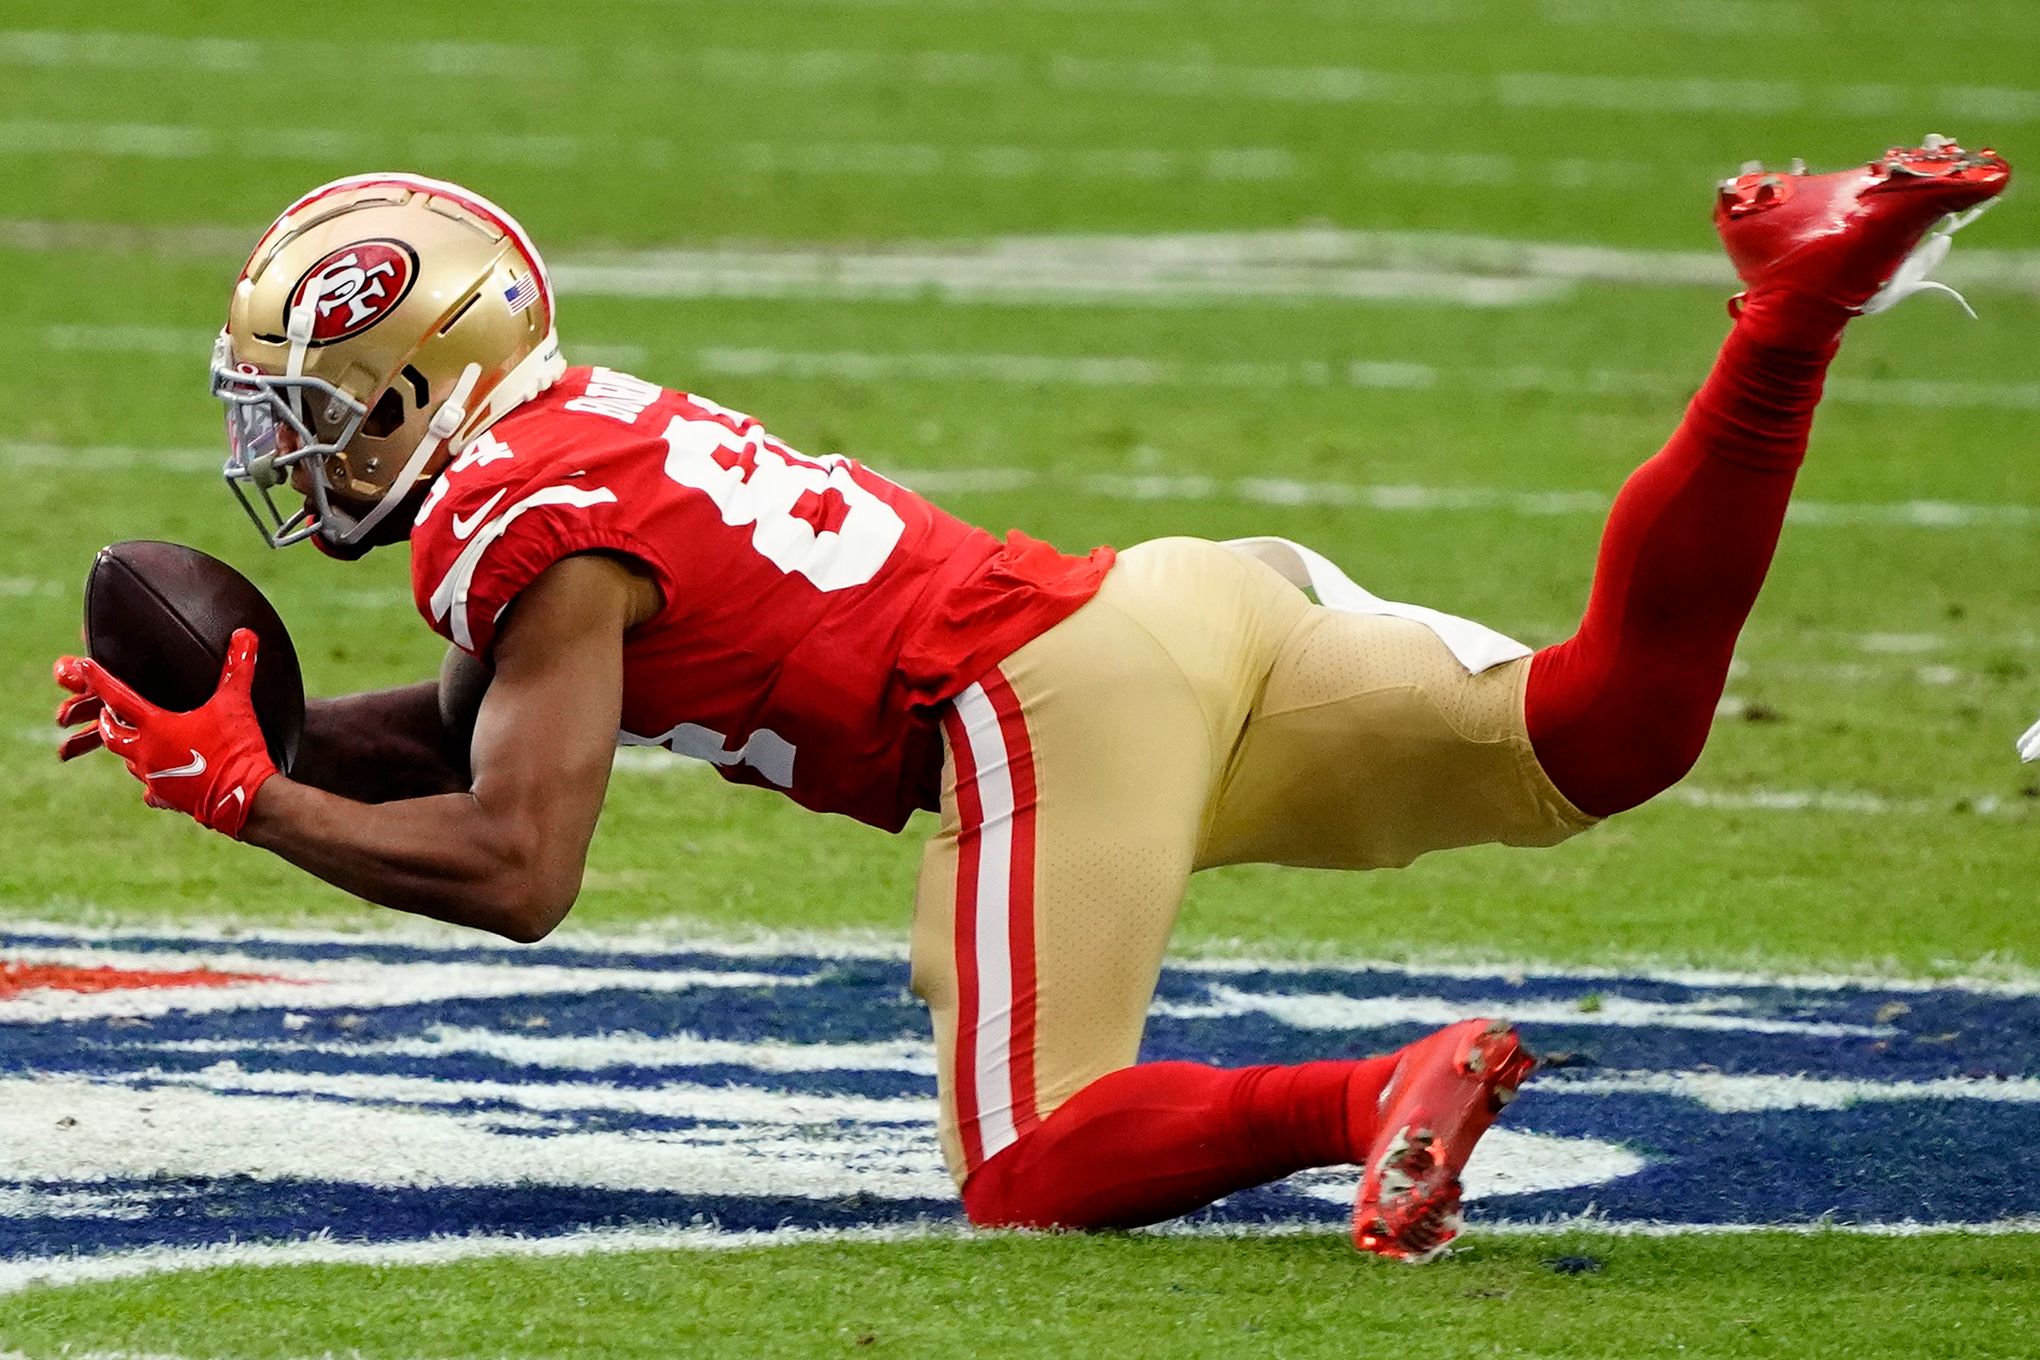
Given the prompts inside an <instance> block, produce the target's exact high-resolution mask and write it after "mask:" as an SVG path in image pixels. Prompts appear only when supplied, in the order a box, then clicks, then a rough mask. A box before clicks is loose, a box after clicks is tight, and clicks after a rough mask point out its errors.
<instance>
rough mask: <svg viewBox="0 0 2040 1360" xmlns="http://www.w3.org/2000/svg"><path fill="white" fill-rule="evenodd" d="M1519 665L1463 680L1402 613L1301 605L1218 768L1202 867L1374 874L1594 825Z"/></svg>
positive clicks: (1448, 655)
mask: <svg viewBox="0 0 2040 1360" xmlns="http://www.w3.org/2000/svg"><path fill="white" fill-rule="evenodd" d="M1528 669H1529V662H1528V660H1527V659H1521V660H1516V661H1510V662H1505V663H1503V664H1502V665H1499V666H1493V667H1490V668H1489V669H1487V670H1484V671H1481V672H1479V673H1478V674H1472V673H1469V672H1468V671H1467V669H1466V667H1465V666H1464V665H1462V664H1461V663H1460V661H1459V659H1458V658H1457V657H1456V656H1454V655H1453V653H1452V651H1451V650H1450V649H1449V648H1448V647H1447V646H1446V645H1445V643H1444V641H1443V640H1441V639H1440V638H1439V637H1438V635H1437V634H1436V633H1434V632H1432V631H1431V629H1430V628H1428V627H1426V626H1425V625H1424V624H1422V623H1419V622H1417V621H1415V620H1411V619H1403V618H1394V617H1389V616H1385V615H1378V614H1359V613H1350V612H1347V611H1343V610H1338V609H1328V608H1325V607H1323V606H1319V605H1309V606H1307V607H1306V609H1305V611H1304V613H1303V615H1302V616H1301V618H1300V619H1299V620H1298V623H1297V625H1296V626H1295V628H1294V629H1293V630H1292V631H1291V633H1290V635H1289V637H1288V638H1287V639H1285V640H1284V642H1283V644H1282V646H1281V647H1280V648H1279V650H1278V653H1277V656H1276V658H1275V660H1274V663H1273V664H1272V666H1271V667H1270V669H1269V672H1268V677H1267V682H1266V684H1265V686H1264V687H1263V690H1262V693H1261V694H1260V695H1259V696H1258V701H1257V702H1256V704H1255V705H1254V711H1253V716H1252V717H1251V719H1250V720H1249V722H1248V724H1247V728H1246V731H1245V733H1244V735H1243V737H1242V739H1241V741H1240V743H1239V746H1238V749H1237V750H1236V751H1235V752H1234V755H1233V758H1232V761H1231V763H1230V765H1229V767H1228V769H1227V772H1226V776H1225V781H1224V787H1223V790H1222V792H1221V794H1220V797H1219V800H1218V803H1217V807H1216V811H1215V815H1214V816H1213V818H1212V820H1211V823H1210V825H1209V827H1208V828H1207V831H1206V835H1205V839H1204V843H1203V844H1202V845H1201V846H1200V847H1199V851H1198V864H1199V866H1200V867H1208V866H1211V865H1217V864H1238V863H1261V864H1293V865H1301V866H1304V867H1307V868H1320V869H1380V868H1395V867H1400V866H1402V865H1405V864H1408V863H1409V862H1410V861H1411V860H1413V859H1415V858H1416V857H1417V856H1419V855H1422V854H1426V853H1428V852H1430V851H1433V850H1447V849H1452V848H1455V847H1458V846H1463V845H1482V844H1488V843H1492V842H1500V843H1502V844H1505V845H1527V846H1535V845H1555V844H1557V843H1559V842H1560V841H1563V840H1566V839H1568V838H1569V837H1571V836H1574V835H1577V834H1578V833H1579V832H1581V831H1583V830H1585V829H1586V828H1587V827H1589V826H1591V825H1593V822H1594V819H1593V818H1592V817H1589V816H1587V815H1585V814H1584V813H1582V812H1581V811H1580V810H1579V809H1577V808H1575V807H1574V806H1573V805H1572V804H1571V803H1570V802H1568V801H1567V799H1566V798H1565V796H1564V795H1563V794H1561V793H1560V792H1559V791H1558V790H1557V789H1556V788H1555V787H1553V785H1552V783H1551V781H1550V779H1548V778H1547V777H1546V776H1545V773H1544V769H1543V767H1542V766H1541V765H1540V764H1539V763H1538V760H1537V756H1536V754H1535V752H1534V751H1533V750H1532V748H1531V745H1530V738H1529V734H1528V732H1527V731H1526V730H1525V727H1524V722H1523V687H1524V683H1525V679H1526V676H1527V674H1528Z"/></svg>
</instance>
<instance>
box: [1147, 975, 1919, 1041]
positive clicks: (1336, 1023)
mask: <svg viewBox="0 0 2040 1360" xmlns="http://www.w3.org/2000/svg"><path fill="white" fill-rule="evenodd" d="M1151 1013H1152V1014H1154V1015H1164V1016H1171V1017H1174V1018H1177V1019H1205V1018H1211V1017H1223V1016H1239V1015H1266V1016H1268V1017H1270V1018H1271V1019H1274V1020H1278V1021H1280V1022H1281V1023H1283V1024H1285V1025H1288V1026H1290V1027H1291V1028H1294V1029H1312V1030H1317V1029H1327V1030H1366V1029H1389V1028H1393V1027H1396V1026H1400V1025H1425V1026H1429V1027H1431V1028H1439V1027H1442V1026H1445V1025H1450V1024H1453V1023H1455V1022H1457V1021H1460V1020H1466V1019H1469V1018H1472V1017H1475V1016H1482V1015H1506V1016H1508V1017H1509V1018H1510V1019H1511V1020H1515V1021H1517V1022H1519V1023H1523V1024H1532V1023H1536V1024H1561V1025H1576V1026H1588V1027H1593V1028H1614V1029H1637V1028H1647V1029H1681V1030H1696V1031H1707V1032H1714V1033H1735V1034H1799V1035H1806V1036H1809V1037H1813V1038H1823V1039H1842V1038H1886V1037H1889V1036H1890V1035H1893V1034H1896V1033H1897V1031H1896V1030H1894V1029H1892V1028H1891V1027H1890V1026H1887V1025H1851V1024H1839V1023H1833V1022H1829V1021H1823V1020H1778V1019H1772V1018H1770V1017H1766V1016H1757V1015H1749V1014H1745V1013H1744V1007H1743V1006H1741V1005H1738V1004H1735V1003H1734V1002H1733V1001H1730V1000H1725V999H1723V998H1720V997H1712V998H1707V999H1704V1000H1700V1001H1692V1002H1666V1001H1642V1000H1638V999H1636V998H1634V997H1628V996H1623V995H1620V994H1619V993H1618V994H1615V995H1609V996H1603V997H1600V998H1598V1000H1597V1004H1595V1005H1594V1006H1592V1007H1590V1008H1589V1007H1582V1006H1580V1005H1578V1004H1576V1003H1572V1002H1561V1001H1531V1000H1521V999H1511V998H1507V997H1491V998H1487V999H1476V1000H1448V999H1446V998H1444V997H1438V996H1369V997H1359V996H1345V995H1342V994H1339V993H1335V992H1255V991H1246V990H1244V989H1241V988H1238V987H1229V986H1226V985H1224V984H1223V983H1213V984H1212V985H1211V986H1210V988H1209V991H1208V992H1207V995H1206V997H1205V999H1204V1000H1202V1001H1158V1002H1156V1003H1155V1005H1154V1007H1153V1009H1152V1011H1151Z"/></svg>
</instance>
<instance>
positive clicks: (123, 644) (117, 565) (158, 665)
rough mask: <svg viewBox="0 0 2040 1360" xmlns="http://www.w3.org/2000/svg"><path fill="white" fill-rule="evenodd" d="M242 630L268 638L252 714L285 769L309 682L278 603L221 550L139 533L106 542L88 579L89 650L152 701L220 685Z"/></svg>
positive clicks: (181, 704) (189, 699)
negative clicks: (211, 552) (209, 551)
mask: <svg viewBox="0 0 2040 1360" xmlns="http://www.w3.org/2000/svg"><path fill="white" fill-rule="evenodd" d="M237 628H252V629H254V630H255V635H256V636H257V637H259V638H260V639H261V640H262V646H261V650H260V652H259V653H258V655H257V656H256V658H255V716H256V718H257V720H258V721H260V723H261V724H262V735H263V738H264V740H265V741H266V742H267V743H268V745H269V758H270V759H271V760H273V761H275V762H276V768H277V769H279V770H282V771H284V772H285V773H289V771H290V767H291V764H292V762H293V761H294V760H296V758H297V750H298V739H299V738H300V737H301V736H302V735H303V734H304V730H305V682H304V677H303V676H302V675H301V674H300V673H299V671H298V659H297V649H296V648H294V647H292V646H291V642H290V634H289V632H287V631H286V630H285V629H284V626H283V620H282V618H280V617H279V616H278V615H277V612H276V608H275V606H273V605H271V604H270V603H269V601H268V600H267V599H265V598H263V595H262V592H261V591H259V590H257V589H256V588H255V584H254V582H252V581H250V580H249V579H248V578H247V577H245V576H243V575H241V573H240V572H238V571H235V570H234V569H233V568H232V567H230V566H228V565H227V564H226V563H224V562H222V561H220V560H219V559H218V558H217V557H209V556H207V555H206V554H205V553H202V552H200V551H199V550H198V549H196V548H187V547H185V546H184V545H183V544H181V543H161V542H157V541H155V540H152V539H134V540H131V541H129V542H126V543H116V544H114V545H112V546H111V547H107V548H101V549H100V550H99V556H97V557H96V558H94V559H93V560H92V571H91V574H90V575H88V576H87V577H86V578H85V651H86V653H87V654H88V655H90V656H91V658H92V659H93V660H94V661H96V662H98V663H99V664H100V665H102V666H104V667H105V668H106V669H107V670H109V671H111V672H112V673H113V674H114V675H115V676H116V677H118V678H119V679H120V680H122V681H124V682H125V683H127V684H128V685H129V686H131V687H132V688H133V689H134V690H135V691H136V692H137V693H138V694H140V695H141V696H142V697H143V698H144V699H147V700H148V701H149V702H150V703H152V704H156V705H159V706H160V707H163V708H167V709H171V710H173V711H175V712H180V713H181V712H188V711H189V710H191V709H194V708H197V707H198V706H199V705H201V704H203V703H204V702H205V701H206V700H207V699H210V698H211V697H212V695H213V691H214V690H215V689H217V688H218V687H219V683H220V667H222V666H224V665H225V664H226V659H227V643H228V641H229V639H231V638H232V637H233V635H234V630H235V629H237Z"/></svg>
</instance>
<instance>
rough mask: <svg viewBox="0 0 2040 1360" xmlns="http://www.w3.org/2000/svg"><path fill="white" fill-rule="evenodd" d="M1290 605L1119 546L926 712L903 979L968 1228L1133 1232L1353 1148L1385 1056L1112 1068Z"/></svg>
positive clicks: (1191, 546) (1201, 560) (1382, 1076)
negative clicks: (969, 682)
mask: <svg viewBox="0 0 2040 1360" xmlns="http://www.w3.org/2000/svg"><path fill="white" fill-rule="evenodd" d="M1271 581H1272V582H1273V585H1271V584H1270V582H1271ZM1309 608H1311V606H1309V605H1308V604H1307V602H1306V601H1305V600H1304V599H1303V597H1302V596H1301V595H1300V594H1298V593H1297V592H1295V591H1294V589H1293V588H1291V587H1289V586H1288V585H1286V584H1285V583H1282V582H1280V580H1279V578H1275V577H1274V576H1273V574H1272V573H1270V572H1268V571H1267V569H1266V568H1264V567H1261V566H1260V565H1258V564H1253V563H1248V562H1246V561H1245V560H1243V559H1241V558H1239V557H1237V556H1236V555H1234V554H1231V553H1229V552H1227V551H1225V550H1224V549H1222V548H1219V547H1217V546H1215V545H1212V544H1205V543H1193V542H1176V543H1162V544H1152V545H1143V546H1142V547H1141V548H1138V549H1134V550H1131V551H1129V552H1128V553H1127V554H1126V555H1125V559H1124V561H1123V563H1122V566H1121V568H1118V569H1115V571H1114V573H1113V576H1112V577H1111V578H1109V579H1108V581H1107V586H1106V589H1105V590H1103V591H1102V592H1101V593H1100V596H1099V598H1098V600H1096V601H1094V602H1093V604H1092V605H1090V606H1087V607H1086V608H1085V609H1083V610H1080V611H1079V612H1078V613H1077V614H1076V615H1073V616H1072V617H1071V618H1070V619H1069V620H1067V621H1065V622H1064V623H1063V624H1061V625H1058V627H1057V628H1055V629H1053V630H1051V631H1050V632H1049V633H1047V634H1044V635H1043V637H1042V638H1040V639H1037V640H1036V642H1034V643H1032V644H1030V645H1029V646H1028V647H1026V648H1023V649H1021V651H1020V652H1018V653H1016V654H1015V655H1014V656H1013V657H1010V658H1008V659H1007V661H1006V662H1004V663H1002V664H1001V666H1000V667H999V669H998V671H997V672H996V673H995V674H994V675H992V676H989V677H987V678H986V680H985V681H984V682H983V683H981V684H980V685H978V686H976V687H974V688H973V690H971V691H969V692H967V693H966V694H965V695H964V696H963V697H962V698H961V699H960V700H959V701H958V702H957V704H956V705H955V706H954V709H953V710H952V711H951V712H950V713H949V714H948V715H947V716H946V718H945V723H944V732H945V738H946V741H947V745H948V749H949V760H948V768H947V769H946V770H945V775H944V796H943V825H942V829H941V832H940V833H939V834H938V835H937V836H936V838H935V839H934V840H933V841H931V842H930V844H929V847H928V851H927V856H926V859H925V861H924V864H923V872H922V879H921V887H920V894H919V903H918V907H917V914H916V922H915V934H914V985H915V988H916V990H917V991H919V992H920V993H921V995H922V996H923V997H924V998H925V999H926V1000H927V1002H928V1004H929V1007H930V1010H931V1012H932V1014H933V1018H934V1022H935V1031H936V1042H937V1053H938V1058H939V1063H938V1088H939V1092H940V1097H941V1107H942V1115H941V1118H942V1141H943V1147H944V1152H945V1155H946V1156H947V1158H948V1160H949V1164H950V1167H951V1169H952V1171H954V1172H955V1173H956V1175H957V1177H958V1180H959V1181H960V1182H961V1183H962V1186H963V1194H964V1201H965V1204H966V1207H967V1208H968V1210H969V1212H970V1215H971V1217H972V1219H973V1220H974V1221H976V1222H978V1223H981V1224H986V1225H999V1226H1013V1227H1023V1226H1024V1227H1046V1226H1059V1227H1070V1228H1108V1227H1126V1226H1131V1225H1134V1224H1138V1223H1151V1222H1155V1221H1158V1220H1160V1219H1165V1218H1170V1217H1174V1216H1176V1215H1178V1214H1181V1213H1185V1212H1188V1211H1189V1210H1192V1209H1195V1208H1198V1207H1199V1206H1201V1205H1204V1204H1207V1203H1209V1202H1211V1201H1212V1200H1213V1199H1216V1198H1218V1197H1220V1196H1222V1195H1225V1194H1227V1193H1230V1192H1232V1191H1235V1190H1239V1189H1242V1188H1244V1187H1246V1186H1250V1185H1257V1184H1260V1183H1262V1182H1265V1181H1267V1180H1270V1179H1274V1178H1276V1177H1279V1176H1283V1175H1287V1174H1289V1173H1290V1172H1293V1171H1296V1170H1299V1169H1301V1168H1303V1167H1308V1166H1324V1165H1333V1164H1339V1163H1347V1162H1357V1161H1362V1160H1364V1159H1366V1158H1367V1157H1368V1155H1369V1154H1370V1151H1372V1150H1373V1148H1374V1145H1375V1141H1376V1140H1375V1138H1374V1134H1375V1132H1376V1124H1377V1123H1378V1116H1379V1110H1380V1095H1381V1091H1382V1089H1383V1085H1384V1083H1386V1082H1387V1081H1388V1080H1389V1078H1390V1077H1391V1075H1393V1074H1394V1073H1395V1072H1396V1071H1397V1070H1398V1059H1397V1058H1395V1057H1393V1056H1392V1057H1389V1058H1380V1059H1362V1060H1358V1061H1330V1062H1319V1063H1308V1064H1303V1065H1301V1066H1296V1067H1259V1068H1249V1069H1240V1070H1222V1069H1218V1068H1212V1067H1206V1066H1203V1065H1201V1064H1194V1063H1153V1064H1147V1065H1140V1066H1136V1065H1134V1059H1135V1057H1136V1056H1137V1052H1138V1048H1139V1042H1140V1034H1141V1029H1142V1026H1143V1024H1144V1021H1145V1018H1146V1009H1147V1005H1148V1002H1149V1000H1150V998H1151V997H1152V994H1153V989H1154V983H1155V979H1156V976H1157V974H1158V972H1159V970H1160V964H1161V957H1162V952H1163V949H1164V947H1165V944H1166V940H1167V936H1168V933H1169V930H1170V927H1171V925H1172V924H1173V921H1174V916H1175V911H1176V906H1177V903H1178V901H1179V900H1180V897H1181V894H1182V891H1183V887H1184V884H1185V882H1186V880H1187V878H1188V875H1189V872H1190V867H1191V863H1192V858H1193V855H1194V853H1195V850H1196V847H1197V844H1198V838H1199V832H1200V829H1201V828H1202V826H1203V825H1204V823H1205V822H1206V820H1207V819H1208V817H1209V815H1210V812H1211V808H1212V805H1213V789H1214V787H1215V785H1216V775H1217V772H1218V770H1219V769H1220V768H1222V766H1223V765H1224V762H1225V760H1226V758H1227V756H1228V754H1229V753H1230V751H1231V750H1232V749H1233V747H1234V745H1235V742H1236V738H1237V737H1238V734H1239V733H1240V731H1241V729H1242V727H1243V725H1244V724H1245V721H1246V717H1247V713H1248V709H1249V707H1250V705H1251V703H1252V700H1253V697H1254V696H1255V695H1256V694H1257V693H1258V692H1259V689H1260V687H1261V680H1262V677H1264V676H1265V674H1266V671H1267V668H1268V665H1269V663H1270V659H1271V658H1272V657H1273V656H1274V655H1275V654H1276V652H1277V650H1278V648H1279V644H1280V643H1281V641H1282V640H1283V639H1284V638H1285V637H1286V636H1287V635H1289V634H1290V633H1292V632H1293V631H1294V628H1295V624H1296V621H1297V620H1298V618H1299V617H1300V616H1301V615H1302V614H1303V613H1304V612H1305V611H1306V610H1308V609H1309Z"/></svg>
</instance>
